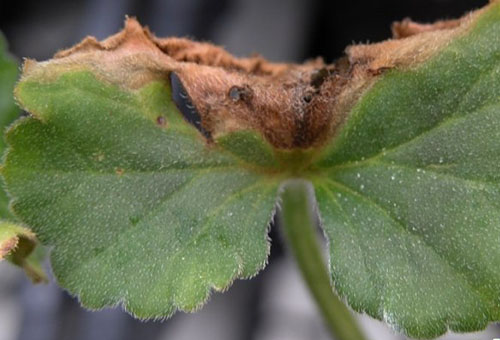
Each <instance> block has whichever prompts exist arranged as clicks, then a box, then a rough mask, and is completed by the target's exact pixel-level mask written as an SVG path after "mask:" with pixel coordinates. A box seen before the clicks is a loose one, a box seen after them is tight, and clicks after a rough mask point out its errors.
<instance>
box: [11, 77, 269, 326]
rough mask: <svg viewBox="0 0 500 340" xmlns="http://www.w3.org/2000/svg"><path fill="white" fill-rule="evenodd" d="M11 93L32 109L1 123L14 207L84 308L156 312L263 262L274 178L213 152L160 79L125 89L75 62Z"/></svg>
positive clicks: (198, 299) (194, 304)
mask: <svg viewBox="0 0 500 340" xmlns="http://www.w3.org/2000/svg"><path fill="white" fill-rule="evenodd" d="M18 95H19V97H20V98H21V99H22V101H23V103H24V105H26V106H27V107H29V108H30V111H31V112H33V113H35V115H36V118H24V119H22V120H20V121H19V122H18V123H17V125H16V127H15V128H14V129H12V130H10V132H9V133H8V141H9V143H10V145H11V148H12V151H11V152H10V153H9V155H8V157H7V160H6V169H5V170H4V176H5V178H6V181H7V182H8V185H9V191H10V193H11V194H12V195H13V196H14V197H15V199H14V200H13V202H12V205H13V209H14V211H15V212H16V213H17V214H18V215H19V216H20V217H21V218H22V219H23V221H25V222H26V223H28V224H29V225H30V226H32V228H33V230H34V231H35V232H36V233H37V235H38V236H39V238H40V240H41V241H42V243H45V244H49V245H52V246H54V249H53V251H52V254H51V259H52V265H53V269H54V272H55V275H56V277H57V279H58V281H59V283H60V284H61V285H62V286H63V287H65V288H67V289H68V290H69V291H70V292H72V293H73V294H77V295H79V297H80V299H81V301H82V303H83V304H84V305H85V306H87V307H91V308H101V307H103V306H106V305H114V304H117V303H120V302H122V303H123V304H124V306H125V308H126V309H127V310H129V311H130V312H131V313H133V314H134V315H136V316H138V317H140V318H151V317H155V318H161V317H165V316H168V315H170V314H172V313H173V312H174V311H175V309H177V308H179V309H182V310H193V309H196V308H198V307H199V306H200V305H201V303H202V302H204V301H205V300H206V299H207V297H208V294H209V291H210V289H211V288H214V289H217V290H223V289H225V288H226V287H228V285H229V284H230V283H231V282H232V281H233V280H234V279H236V278H245V277H250V276H253V275H255V274H256V273H257V271H259V270H260V269H261V268H262V267H263V266H264V264H265V263H266V258H267V255H268V250H269V249H268V248H269V244H268V241H267V226H268V223H269V221H270V218H271V215H272V210H273V208H274V202H275V194H276V183H275V182H274V181H273V180H272V179H271V180H269V179H265V178H263V177H262V176H261V175H258V174H256V173H253V172H249V171H248V170H245V168H244V167H241V166H240V165H239V161H238V160H237V159H235V158H233V157H232V156H229V154H227V155H226V154H225V153H222V152H215V151H211V150H210V148H208V147H207V145H206V142H205V141H204V139H203V138H202V136H201V135H200V134H199V133H198V132H197V131H196V129H194V128H192V127H191V126H189V125H188V124H187V123H185V122H184V121H183V120H182V116H181V115H180V114H179V112H177V109H176V108H175V107H174V106H173V104H172V103H171V102H170V91H169V88H168V87H167V86H166V85H164V84H161V83H151V84H149V85H148V86H146V87H144V88H141V89H140V90H138V91H136V92H134V93H131V92H125V91H122V90H120V89H118V88H117V87H115V86H109V85H105V84H103V83H102V82H100V81H98V80H97V79H95V78H94V77H93V76H92V75H91V74H90V73H88V72H79V73H78V72H77V73H67V74H64V75H62V76H61V77H60V78H59V79H57V80H56V81H54V82H51V83H47V84H41V83H32V82H24V83H22V84H21V85H20V87H19V88H18ZM158 117H163V118H161V119H159V118H158ZM159 123H161V124H159ZM48 212H49V213H48Z"/></svg>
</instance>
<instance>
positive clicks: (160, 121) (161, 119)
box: [156, 116, 167, 127]
mask: <svg viewBox="0 0 500 340" xmlns="http://www.w3.org/2000/svg"><path fill="white" fill-rule="evenodd" d="M156 124H158V125H159V126H161V127H165V126H166V125H167V121H166V119H165V117H163V116H158V117H156Z"/></svg>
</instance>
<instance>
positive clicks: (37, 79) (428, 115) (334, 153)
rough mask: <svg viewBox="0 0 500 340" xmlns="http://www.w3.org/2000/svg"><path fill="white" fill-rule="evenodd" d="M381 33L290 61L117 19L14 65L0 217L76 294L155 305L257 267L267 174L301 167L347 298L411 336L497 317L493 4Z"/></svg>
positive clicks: (103, 301) (272, 194) (498, 26)
mask: <svg viewBox="0 0 500 340" xmlns="http://www.w3.org/2000/svg"><path fill="white" fill-rule="evenodd" d="M393 31H394V39H393V40H388V41H385V42H382V43H378V44H373V45H356V46H351V47H349V48H348V49H347V53H346V56H345V57H344V58H341V59H340V60H338V61H337V62H336V63H334V64H331V65H326V64H324V63H323V61H322V60H319V59H318V60H314V61H310V62H307V63H305V64H302V65H294V64H276V63H270V62H267V61H266V60H264V59H262V58H260V57H253V58H243V59H238V58H235V57H233V56H231V55H230V54H228V53H227V52H225V51H224V50H222V49H221V48H219V47H216V46H213V45H210V44H207V43H198V42H193V41H190V40H186V39H179V38H167V39H161V38H157V37H155V36H154V35H153V34H151V33H150V32H149V31H148V30H147V29H145V28H143V27H141V26H140V25H139V23H138V22H137V21H136V20H134V19H128V20H127V21H126V24H125V28H124V30H123V31H122V32H120V33H118V34H116V35H114V36H112V37H110V38H108V39H106V40H104V41H102V42H98V41H97V40H95V39H94V38H86V39H85V40H84V41H83V42H82V43H80V44H78V45H76V46H75V47H73V48H71V49H69V50H66V51H62V52H59V53H58V54H56V56H55V57H54V59H51V60H49V61H45V62H35V61H33V60H27V61H26V62H25V64H24V68H23V75H22V78H21V81H20V82H19V83H18V85H17V88H16V90H15V95H16V98H17V100H18V101H19V103H20V104H21V106H22V107H23V108H24V109H25V110H27V111H28V112H30V113H31V115H30V116H29V117H24V118H21V119H19V120H18V121H17V122H16V123H14V124H13V125H12V127H11V128H10V129H9V130H8V132H7V142H8V144H9V147H8V151H7V154H6V157H5V162H4V163H5V164H4V167H3V169H2V175H3V176H4V179H5V182H6V185H7V190H8V192H9V194H10V197H11V208H12V211H13V212H14V213H15V216H17V218H19V220H20V221H22V222H23V223H24V224H26V225H28V226H30V227H31V229H32V230H33V231H34V232H35V233H36V235H37V236H38V237H39V239H40V241H41V242H42V243H43V244H45V245H48V246H50V247H51V248H52V250H51V262H52V267H53V270H54V273H55V276H56V278H57V280H58V282H59V284H60V285H61V286H62V287H64V288H66V289H67V290H68V291H69V292H71V293H72V294H74V295H77V296H78V297H79V299H80V300H81V302H82V304H83V305H84V306H86V307H88V308H94V309H98V308H102V307H105V306H110V305H117V304H121V305H123V307H124V308H125V309H126V310H127V311H129V312H130V313H132V314H134V315H135V316H136V317H139V318H142V319H146V318H164V317H168V316H170V315H171V314H172V313H174V312H175V311H176V310H177V309H180V310H184V311H192V310H196V309H198V308H199V307H200V306H201V305H202V304H203V303H204V302H205V301H206V300H207V298H208V296H209V294H210V291H211V290H212V289H215V290H224V289H227V288H228V286H229V285H230V284H231V282H233V281H234V280H235V279H240V278H250V277H252V276H254V275H256V274H257V272H258V271H259V270H261V269H262V268H263V267H264V266H265V264H266V261H267V256H268V252H269V240H268V237H267V232H268V225H269V222H270V219H271V217H272V216H273V214H274V210H275V206H276V200H277V199H278V198H279V197H280V193H281V191H280V187H281V186H282V184H283V183H287V180H288V179H291V178H301V179H303V180H307V181H309V182H310V183H312V186H313V188H314V192H315V197H316V202H317V208H318V209H317V211H318V214H319V216H320V219H321V225H322V228H323V230H324V232H325V235H326V237H327V240H328V242H329V257H330V261H329V271H330V274H329V275H330V277H331V280H332V284H333V288H334V289H335V291H336V292H337V294H338V295H339V296H340V297H341V298H342V299H344V300H345V301H346V302H347V304H348V305H349V306H350V307H351V308H352V309H354V310H355V311H357V312H364V313H367V314H369V315H371V316H373V317H374V318H377V319H380V320H384V321H386V322H387V323H388V324H389V325H390V326H391V327H393V328H394V329H396V330H398V331H400V332H402V333H404V334H406V335H408V336H411V337H420V338H429V337H436V336H438V335H441V334H443V333H445V332H446V331H447V330H448V329H450V330H452V331H457V332H467V331H477V330H480V329H483V328H484V327H486V325H487V324H488V323H489V322H492V321H498V320H499V319H500V247H499V244H500V243H499V242H500V186H499V184H500V171H499V164H500V153H499V151H498V150H500V95H499V94H500V2H498V1H493V2H492V3H491V4H490V5H488V6H487V7H485V8H484V9H481V10H478V11H476V12H473V13H470V14H468V15H466V16H464V17H463V18H461V19H459V20H453V21H447V22H438V23H436V24H434V25H422V24H416V23H413V22H410V21H408V20H406V21H403V22H401V23H396V24H395V25H394V26H393ZM186 108H187V109H186ZM181 110H182V111H183V112H186V111H190V112H188V114H189V117H188V119H186V118H185V117H184V115H183V114H182V113H181ZM285 187H286V184H285ZM284 206H286V204H284ZM298 256H300V254H299V255H298Z"/></svg>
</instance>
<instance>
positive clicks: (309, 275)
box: [280, 180, 364, 340]
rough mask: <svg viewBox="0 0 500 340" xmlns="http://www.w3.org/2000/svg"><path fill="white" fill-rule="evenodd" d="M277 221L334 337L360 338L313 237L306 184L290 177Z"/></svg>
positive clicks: (314, 236)
mask: <svg viewBox="0 0 500 340" xmlns="http://www.w3.org/2000/svg"><path fill="white" fill-rule="evenodd" d="M281 199H282V202H281V211H280V221H281V224H282V228H283V229H284V232H285V235H286V237H287V239H288V241H289V242H288V243H289V245H290V247H291V250H292V252H293V254H294V256H295V259H296V260H297V264H298V266H299V269H300V271H301V272H302V275H303V277H304V279H305V282H306V283H307V285H308V286H309V289H310V290H311V293H312V295H313V296H314V298H315V300H316V303H317V304H318V307H319V309H320V311H321V313H322V315H323V317H324V319H325V321H326V324H327V326H328V328H329V329H330V332H331V333H332V335H333V336H334V337H335V339H337V340H363V339H364V336H363V334H362V333H361V331H360V330H359V328H358V326H357V324H356V321H355V320H354V318H353V316H352V314H351V313H350V312H349V310H348V309H347V307H346V306H345V305H344V303H343V302H342V301H340V299H339V298H338V296H337V295H336V294H335V293H334V291H333V289H332V286H331V283H330V275H329V273H328V270H327V267H326V265H325V262H324V259H323V256H322V254H321V247H320V245H319V244H318V241H317V237H316V233H315V230H316V226H315V223H314V218H313V217H314V215H313V210H312V203H313V202H312V196H311V191H310V190H309V184H308V182H306V181H303V180H291V181H289V182H287V183H286V184H285V186H284V189H283V193H282V195H281Z"/></svg>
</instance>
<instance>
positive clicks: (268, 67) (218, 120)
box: [23, 12, 478, 149]
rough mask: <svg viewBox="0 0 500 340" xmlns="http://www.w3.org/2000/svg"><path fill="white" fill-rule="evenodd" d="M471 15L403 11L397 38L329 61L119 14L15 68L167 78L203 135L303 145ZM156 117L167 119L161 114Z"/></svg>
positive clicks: (122, 82)
mask: <svg viewBox="0 0 500 340" xmlns="http://www.w3.org/2000/svg"><path fill="white" fill-rule="evenodd" d="M476 13H478V12H476ZM475 17H476V15H468V16H465V17H464V18H462V19H459V20H454V21H444V22H438V23H436V24H435V25H423V24H415V23H412V22H410V21H403V22H402V23H399V24H398V23H397V24H395V25H394V26H393V30H394V35H395V37H396V38H398V39H394V40H388V41H385V42H382V43H378V44H373V45H356V46H351V47H349V48H348V49H347V50H346V56H345V57H344V58H341V59H339V60H338V61H337V62H335V63H333V64H331V65H326V64H325V63H324V62H323V61H322V60H321V59H315V60H312V61H309V62H306V63H303V64H285V63H271V62H269V61H267V60H265V59H263V58H262V57H260V56H252V57H249V58H236V57H234V56H232V55H231V54H230V53H228V52H227V51H225V50H224V49H222V48H221V47H219V46H215V45H212V44H209V43H204V42H195V41H191V40H189V39H184V38H166V39H162V38H157V37H155V36H154V35H153V34H152V33H151V32H150V31H149V30H148V29H147V28H143V27H141V26H140V24H139V23H138V22H137V21H136V20H135V19H127V21H126V25H125V28H124V30H123V31H122V32H120V33H118V34H116V35H114V36H112V37H110V38H108V39H106V40H104V41H102V42H99V41H97V40H96V39H95V38H93V37H88V38H86V39H85V40H84V41H83V42H82V43H80V44H78V45H76V46H75V47H73V48H71V49H69V50H66V51H62V52H59V53H58V54H57V55H56V57H55V58H54V59H52V60H50V61H48V62H45V63H36V62H34V61H31V60H28V61H26V63H25V66H24V74H23V76H24V77H41V79H43V81H49V80H50V79H51V77H57V75H58V74H60V73H61V72H64V71H68V70H74V69H78V70H80V69H91V70H92V71H93V73H94V74H96V75H97V76H98V77H100V78H102V79H104V80H106V81H108V82H111V83H113V84H117V85H118V86H121V87H124V88H126V89H138V88H140V87H142V86H144V85H146V84H147V83H149V82H151V81H163V82H165V81H166V80H167V81H168V83H169V84H170V87H171V88H172V94H173V100H174V102H175V103H176V105H177V107H178V109H179V111H180V112H181V113H182V114H183V115H184V117H185V118H186V120H187V121H188V122H189V123H191V124H192V125H193V126H194V127H196V128H197V129H198V130H199V131H200V133H201V134H203V135H204V136H205V137H206V138H207V140H208V141H213V140H215V139H217V137H219V136H222V135H225V134H227V133H229V132H232V131H237V130H248V129H253V130H256V131H258V132H260V133H261V134H262V135H263V136H264V137H265V139H266V140H267V141H268V142H269V143H271V144H272V145H273V146H274V147H276V148H279V149H294V148H310V147H315V146H318V145H322V144H324V143H326V141H328V140H329V139H331V138H332V136H333V135H335V134H336V133H337V132H338V131H339V129H340V127H341V126H342V124H343V123H344V122H345V121H346V120H347V119H348V114H349V112H350V111H351V109H352V107H353V105H355V103H356V102H357V100H358V99H359V98H360V97H361V95H362V93H364V91H365V90H366V89H367V88H369V87H370V86H371V85H372V84H373V83H374V82H375V81H376V80H377V79H378V78H380V77H381V76H382V75H383V73H384V71H385V70H388V69H391V68H399V69H403V68H411V67H414V66H415V65H418V64H419V63H421V62H423V61H425V60H427V59H428V58H429V57H431V56H432V55H434V54H435V53H437V52H438V51H439V50H440V49H441V48H442V47H443V46H446V45H447V44H448V43H449V41H451V40H452V39H453V38H455V37H456V36H457V35H458V34H462V33H463V32H465V31H467V29H468V28H469V27H470V26H471V25H470V24H471V23H472V22H473V21H474V18H475ZM156 122H157V124H158V125H160V126H163V125H165V124H166V123H168V122H165V121H163V120H162V118H160V117H158V118H157V121H156Z"/></svg>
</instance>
